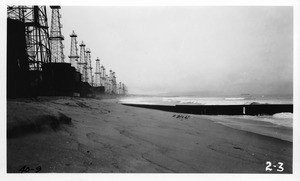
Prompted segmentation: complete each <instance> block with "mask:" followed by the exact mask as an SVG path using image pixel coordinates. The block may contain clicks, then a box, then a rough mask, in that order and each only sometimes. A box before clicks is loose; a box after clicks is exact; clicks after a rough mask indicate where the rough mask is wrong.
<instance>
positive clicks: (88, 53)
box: [85, 48, 93, 85]
mask: <svg viewBox="0 0 300 181" xmlns="http://www.w3.org/2000/svg"><path fill="white" fill-rule="evenodd" d="M85 55H86V57H85V62H86V66H85V82H88V83H89V84H90V85H93V73H92V69H93V68H92V64H91V63H92V61H91V50H90V49H89V48H87V49H86V51H85Z"/></svg>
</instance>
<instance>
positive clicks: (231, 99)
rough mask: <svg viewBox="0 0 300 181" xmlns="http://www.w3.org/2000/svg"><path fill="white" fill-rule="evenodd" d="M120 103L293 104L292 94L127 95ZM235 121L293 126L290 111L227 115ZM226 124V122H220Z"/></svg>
mask: <svg viewBox="0 0 300 181" xmlns="http://www.w3.org/2000/svg"><path fill="white" fill-rule="evenodd" d="M119 101H120V103H128V104H151V105H250V104H293V97H292V96H262V95H259V96H253V95H245V96H223V97H199V96H173V97H170V96H129V97H124V98H122V99H120V100H119ZM227 117H228V118H232V119H234V120H235V121H236V120H240V122H244V120H247V122H251V123H253V124H255V123H259V122H267V123H272V124H274V125H275V126H282V127H285V128H292V127H293V114H292V113H287V112H283V113H277V114H274V115H263V116H248V115H247V116H227ZM222 124H226V122H225V123H224V122H223V123H222Z"/></svg>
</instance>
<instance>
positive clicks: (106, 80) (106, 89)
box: [104, 74, 111, 93]
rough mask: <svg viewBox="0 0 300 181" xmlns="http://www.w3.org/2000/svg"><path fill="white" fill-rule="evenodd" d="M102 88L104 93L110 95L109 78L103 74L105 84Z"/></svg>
mask: <svg viewBox="0 0 300 181" xmlns="http://www.w3.org/2000/svg"><path fill="white" fill-rule="evenodd" d="M104 87H105V93H110V92H111V89H110V83H109V77H108V75H107V74H105V84H104Z"/></svg>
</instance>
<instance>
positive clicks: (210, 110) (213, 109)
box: [123, 104, 293, 115]
mask: <svg viewBox="0 0 300 181" xmlns="http://www.w3.org/2000/svg"><path fill="white" fill-rule="evenodd" d="M123 105H126V106H134V107H141V108H148V109H157V110H162V111H168V112H176V113H186V114H198V115H273V114H276V113H281V112H291V113H293V104H257V105H150V104H123Z"/></svg>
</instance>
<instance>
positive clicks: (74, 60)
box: [69, 30, 79, 71]
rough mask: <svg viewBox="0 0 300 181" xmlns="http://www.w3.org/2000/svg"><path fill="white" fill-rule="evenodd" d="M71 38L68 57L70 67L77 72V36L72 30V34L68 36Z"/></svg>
mask: <svg viewBox="0 0 300 181" xmlns="http://www.w3.org/2000/svg"><path fill="white" fill-rule="evenodd" d="M70 37H71V48H70V55H69V58H70V63H71V65H72V67H75V68H76V70H77V71H79V70H78V67H77V62H78V58H79V56H78V47H77V40H76V38H77V35H76V34H75V32H74V30H73V32H72V34H71V35H70Z"/></svg>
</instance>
